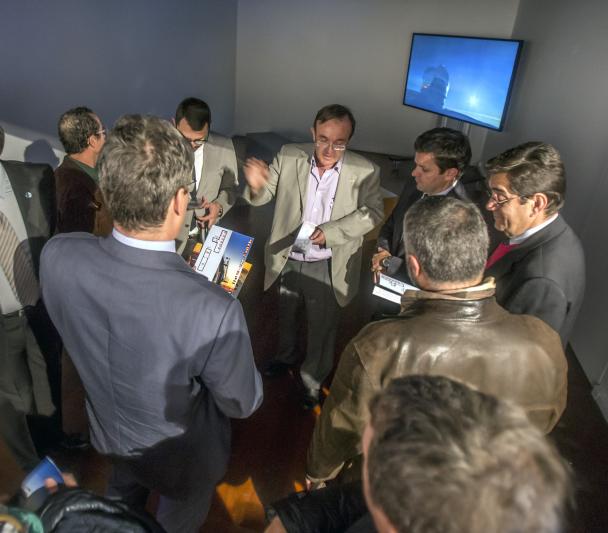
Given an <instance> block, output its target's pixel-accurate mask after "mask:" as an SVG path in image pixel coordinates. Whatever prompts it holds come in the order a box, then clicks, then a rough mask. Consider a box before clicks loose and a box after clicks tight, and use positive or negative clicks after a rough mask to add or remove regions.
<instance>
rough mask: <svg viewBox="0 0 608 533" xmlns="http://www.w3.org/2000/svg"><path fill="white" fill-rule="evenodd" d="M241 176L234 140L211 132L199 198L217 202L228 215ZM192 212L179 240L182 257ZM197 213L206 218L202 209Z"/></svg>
mask: <svg viewBox="0 0 608 533" xmlns="http://www.w3.org/2000/svg"><path fill="white" fill-rule="evenodd" d="M238 175H239V173H238V169H237V164H236V153H235V152H234V145H233V144H232V139H228V138H227V137H224V136H222V135H219V134H217V133H210V134H209V140H208V141H207V144H206V145H205V148H204V155H203V173H202V176H201V181H200V184H199V187H198V189H197V191H196V197H197V198H198V199H199V200H200V199H202V198H205V199H206V200H208V201H216V202H217V203H219V204H220V205H221V206H222V209H223V210H224V215H225V214H226V213H227V212H228V211H229V210H230V208H231V207H232V206H233V205H234V202H235V201H236V197H237V187H238V185H239V180H238ZM193 213H194V211H188V213H187V214H186V218H185V219H184V226H183V227H182V229H181V231H180V233H179V236H178V238H177V252H178V253H180V254H181V253H182V251H183V250H184V247H185V246H186V240H187V239H188V232H189V231H190V224H191V223H192V216H193ZM197 214H199V215H200V216H204V212H203V211H202V210H201V211H197ZM222 216H223V215H222Z"/></svg>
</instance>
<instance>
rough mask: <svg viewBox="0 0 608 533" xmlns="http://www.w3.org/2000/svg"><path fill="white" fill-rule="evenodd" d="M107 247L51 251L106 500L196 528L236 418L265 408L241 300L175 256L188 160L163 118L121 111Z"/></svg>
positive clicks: (103, 182)
mask: <svg viewBox="0 0 608 533" xmlns="http://www.w3.org/2000/svg"><path fill="white" fill-rule="evenodd" d="M99 170H100V187H101V190H102V192H103V194H104V197H105V199H106V201H107V203H108V207H109V209H110V211H111V212H112V217H113V220H114V230H113V232H112V234H111V235H110V236H108V237H106V238H101V237H95V236H93V235H90V234H85V233H70V234H64V235H58V236H56V237H54V238H53V239H51V241H49V243H48V244H47V245H46V246H45V248H44V250H43V253H42V263H41V282H42V291H43V296H44V299H45V301H46V303H47V305H48V308H49V313H50V315H51V317H52V319H53V321H54V322H55V324H56V326H57V328H58V330H59V332H60V333H61V336H62V337H63V340H64V342H65V345H66V347H67V350H68V351H69V353H70V355H71V357H72V359H73V361H74V363H75V366H76V368H77V370H78V373H79V374H80V377H81V379H82V381H83V383H84V386H85V389H86V392H87V410H88V414H89V421H90V425H91V435H92V443H93V445H94V446H95V448H96V449H97V450H98V451H99V452H100V453H102V454H104V455H107V456H109V457H110V459H111V461H112V473H111V477H110V482H109V488H108V494H109V495H111V496H120V497H122V498H123V499H124V500H125V501H126V502H127V503H129V504H131V505H133V506H136V507H143V506H144V505H145V503H146V499H147V496H148V493H149V491H150V490H156V491H158V492H159V493H160V495H161V497H160V501H159V506H158V512H157V519H158V520H159V522H160V523H161V524H162V525H163V526H164V527H165V529H167V531H170V532H172V531H175V532H177V531H179V532H187V531H198V529H199V527H200V526H201V524H202V522H203V521H204V518H205V516H206V514H207V510H208V508H209V504H210V500H211V496H212V494H213V490H214V486H215V484H216V483H217V482H218V481H219V480H220V479H221V477H222V476H223V475H224V472H225V470H226V465H227V462H228V457H229V453H230V422H229V417H233V418H244V417H247V416H249V415H250V414H252V413H253V412H254V411H255V410H256V409H257V408H258V406H259V405H260V403H261V401H262V388H261V379H260V376H259V374H258V372H257V370H256V369H255V366H254V362H253V356H252V351H251V344H250V340H249V334H248V331H247V325H246V323H245V318H244V316H243V311H242V309H241V305H240V303H239V302H238V301H237V300H234V299H233V298H232V297H231V296H229V295H228V294H227V293H225V292H224V291H223V290H222V289H221V288H219V287H217V286H216V285H213V284H212V283H210V282H209V281H207V280H206V279H205V278H204V277H202V276H200V275H198V274H196V273H195V272H193V271H192V270H191V269H190V268H189V267H188V266H187V265H186V263H184V261H183V259H182V258H181V257H180V256H179V255H178V254H176V253H175V242H174V239H175V238H176V237H177V234H178V233H179V231H180V228H181V227H182V225H183V222H184V217H185V215H186V210H187V204H188V200H189V197H190V191H189V189H190V187H191V181H192V151H191V150H190V148H189V147H188V146H187V145H186V143H185V142H184V141H183V139H182V138H181V136H180V134H179V133H178V132H177V131H176V130H175V128H173V127H172V126H171V124H169V123H168V122H165V121H162V120H160V119H157V118H155V117H141V116H138V115H133V116H125V117H123V118H121V119H120V120H119V121H118V122H117V123H116V125H115V127H114V129H113V131H112V133H111V134H110V135H109V137H108V140H107V144H106V147H105V148H104V151H103V154H102V156H101V159H100V169H99Z"/></svg>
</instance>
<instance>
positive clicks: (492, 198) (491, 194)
mask: <svg viewBox="0 0 608 533" xmlns="http://www.w3.org/2000/svg"><path fill="white" fill-rule="evenodd" d="M486 194H487V195H488V201H489V202H494V205H495V206H496V207H498V208H501V207H502V206H503V205H505V204H507V203H509V202H510V201H511V200H514V199H515V198H519V199H520V200H528V197H527V196H526V195H524V194H518V195H517V196H509V197H506V198H503V199H501V200H499V199H498V193H497V192H496V191H493V190H491V189H486Z"/></svg>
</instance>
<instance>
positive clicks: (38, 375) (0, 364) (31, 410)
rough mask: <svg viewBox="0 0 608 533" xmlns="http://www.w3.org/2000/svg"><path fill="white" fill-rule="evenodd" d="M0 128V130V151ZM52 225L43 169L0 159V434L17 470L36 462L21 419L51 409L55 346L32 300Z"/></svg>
mask: <svg viewBox="0 0 608 533" xmlns="http://www.w3.org/2000/svg"><path fill="white" fill-rule="evenodd" d="M3 147H4V131H3V130H2V128H0V154H1V153H2V148H3ZM54 227H55V180H54V177H53V170H52V168H51V167H50V166H48V165H43V164H33V163H21V162H18V161H0V368H1V371H0V435H2V437H3V438H4V440H5V442H6V444H7V445H8V447H9V449H10V450H11V452H12V454H13V456H14V457H15V459H16V460H17V463H18V464H19V466H20V467H21V468H23V469H24V470H30V469H32V468H33V467H34V466H35V465H36V464H37V463H38V461H39V458H38V455H37V453H36V449H35V447H34V443H33V441H32V437H31V435H30V432H29V429H28V424H27V419H26V415H43V416H50V415H51V414H53V412H54V411H55V406H54V405H53V402H52V399H51V391H50V388H49V381H48V376H47V366H46V360H45V357H44V355H43V354H46V355H47V358H54V359H56V360H58V357H59V350H60V342H59V338H58V336H57V333H56V332H55V330H54V328H53V326H52V324H51V322H50V320H49V319H48V316H47V315H46V311H45V309H44V307H43V305H42V302H41V301H40V297H39V296H40V292H39V287H38V267H39V261H40V252H41V250H42V247H43V245H44V243H45V242H46V241H47V240H48V239H49V238H50V236H51V235H52V233H53V230H54Z"/></svg>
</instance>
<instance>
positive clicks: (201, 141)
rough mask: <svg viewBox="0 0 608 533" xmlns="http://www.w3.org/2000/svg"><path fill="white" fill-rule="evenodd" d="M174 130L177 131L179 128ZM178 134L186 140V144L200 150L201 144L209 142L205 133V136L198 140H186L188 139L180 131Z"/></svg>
mask: <svg viewBox="0 0 608 533" xmlns="http://www.w3.org/2000/svg"><path fill="white" fill-rule="evenodd" d="M176 129H177V131H179V128H176ZM179 133H180V135H181V136H182V137H183V138H184V139H185V140H186V142H188V143H190V144H191V145H192V146H196V147H197V148H200V147H201V146H203V144H205V143H206V142H208V141H209V132H207V135H205V136H204V137H200V138H199V139H188V137H186V136H185V135H184V134H183V133H182V132H181V131H179Z"/></svg>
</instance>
